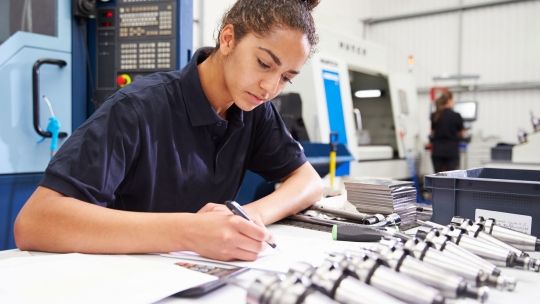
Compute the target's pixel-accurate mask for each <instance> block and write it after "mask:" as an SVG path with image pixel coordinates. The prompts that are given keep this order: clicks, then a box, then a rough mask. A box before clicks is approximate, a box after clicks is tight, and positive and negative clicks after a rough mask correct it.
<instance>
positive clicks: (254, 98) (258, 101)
mask: <svg viewBox="0 0 540 304" xmlns="http://www.w3.org/2000/svg"><path fill="white" fill-rule="evenodd" d="M248 94H249V96H250V97H251V100H250V101H251V103H252V104H255V105H259V104H261V103H262V102H263V101H264V99H261V98H259V97H258V96H257V95H254V94H251V93H250V92H248Z"/></svg>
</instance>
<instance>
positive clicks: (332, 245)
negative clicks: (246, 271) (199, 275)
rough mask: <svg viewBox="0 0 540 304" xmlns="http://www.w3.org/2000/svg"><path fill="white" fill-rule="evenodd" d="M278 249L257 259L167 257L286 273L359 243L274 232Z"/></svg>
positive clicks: (182, 254)
mask: <svg viewBox="0 0 540 304" xmlns="http://www.w3.org/2000/svg"><path fill="white" fill-rule="evenodd" d="M274 240H275V243H276V244H277V248H275V249H272V248H267V249H266V250H265V251H263V252H262V254H261V255H259V257H258V258H257V260H255V261H252V262H251V261H249V262H248V261H233V262H223V261H216V260H212V259H207V258H204V257H201V256H200V255H198V254H196V253H194V252H186V251H179V252H171V253H169V254H163V255H164V256H168V257H174V258H179V259H186V260H196V261H207V262H213V263H220V264H226V265H234V266H239V267H247V268H252V269H259V270H267V271H275V272H282V273H285V272H287V270H288V269H289V268H290V266H291V265H293V264H294V263H295V262H299V261H302V262H308V263H310V264H312V265H319V264H320V263H321V262H322V261H323V260H324V259H325V258H326V257H327V256H328V253H330V252H335V251H343V250H345V249H348V248H359V247H360V246H361V245H360V244H359V243H350V242H338V241H333V240H332V239H331V238H330V233H328V239H318V240H314V239H306V238H301V237H291V236H285V235H275V234H274Z"/></svg>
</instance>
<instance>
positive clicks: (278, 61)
mask: <svg viewBox="0 0 540 304" xmlns="http://www.w3.org/2000/svg"><path fill="white" fill-rule="evenodd" d="M258 48H259V50H263V51H265V52H267V53H268V55H270V57H272V60H274V62H275V63H276V64H277V65H281V60H280V59H279V57H278V56H276V54H274V52H272V51H270V50H269V49H267V48H263V47H262V46H259V47H258Z"/></svg>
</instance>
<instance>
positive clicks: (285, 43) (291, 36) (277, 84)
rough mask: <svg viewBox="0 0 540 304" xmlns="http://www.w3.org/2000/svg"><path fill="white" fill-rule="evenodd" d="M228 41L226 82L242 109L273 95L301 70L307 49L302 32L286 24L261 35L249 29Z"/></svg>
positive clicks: (247, 109) (262, 101)
mask: <svg viewBox="0 0 540 304" xmlns="http://www.w3.org/2000/svg"><path fill="white" fill-rule="evenodd" d="M231 45H232V47H231V48H230V52H229V53H228V54H227V56H226V57H225V58H226V59H225V63H224V77H225V83H226V86H227V88H228V91H229V95H230V96H231V97H232V100H233V101H234V103H235V104H236V105H237V106H238V107H239V108H240V109H242V110H244V111H251V110H253V109H254V108H255V107H257V106H259V105H261V104H263V103H264V102H266V101H268V100H270V99H272V98H274V97H276V96H277V95H278V94H279V93H280V92H281V91H282V90H283V88H284V87H285V85H287V84H288V83H290V82H291V81H292V80H293V78H294V77H295V76H296V75H297V74H298V73H299V72H300V68H301V67H302V65H304V63H305V62H306V59H307V58H308V56H309V52H310V45H309V42H308V40H307V37H306V36H305V34H303V33H301V32H300V31H296V30H291V29H287V28H275V29H274V30H273V31H272V32H270V33H269V34H267V35H265V36H264V37H260V36H256V35H255V34H253V33H248V34H246V35H245V36H244V37H243V38H242V39H241V40H240V42H238V43H235V41H234V39H233V40H232V41H231V42H230V44H229V47H230V46H231Z"/></svg>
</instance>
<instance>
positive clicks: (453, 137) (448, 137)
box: [430, 92, 464, 172]
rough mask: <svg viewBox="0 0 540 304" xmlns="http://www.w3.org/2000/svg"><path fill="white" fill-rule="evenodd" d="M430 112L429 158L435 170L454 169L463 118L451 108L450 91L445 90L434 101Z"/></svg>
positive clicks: (456, 166) (457, 158) (452, 101)
mask: <svg viewBox="0 0 540 304" xmlns="http://www.w3.org/2000/svg"><path fill="white" fill-rule="evenodd" d="M435 105H436V111H435V112H434V113H433V114H431V135H430V139H431V144H432V150H431V160H432V161H433V169H434V170H435V172H442V171H451V170H456V169H458V167H459V142H460V140H461V138H463V131H464V126H463V118H462V117H461V115H460V114H459V113H456V112H454V111H453V110H452V108H453V107H454V99H453V97H452V92H445V93H444V94H442V95H441V96H440V97H439V98H438V99H437V100H436V101H435Z"/></svg>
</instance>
